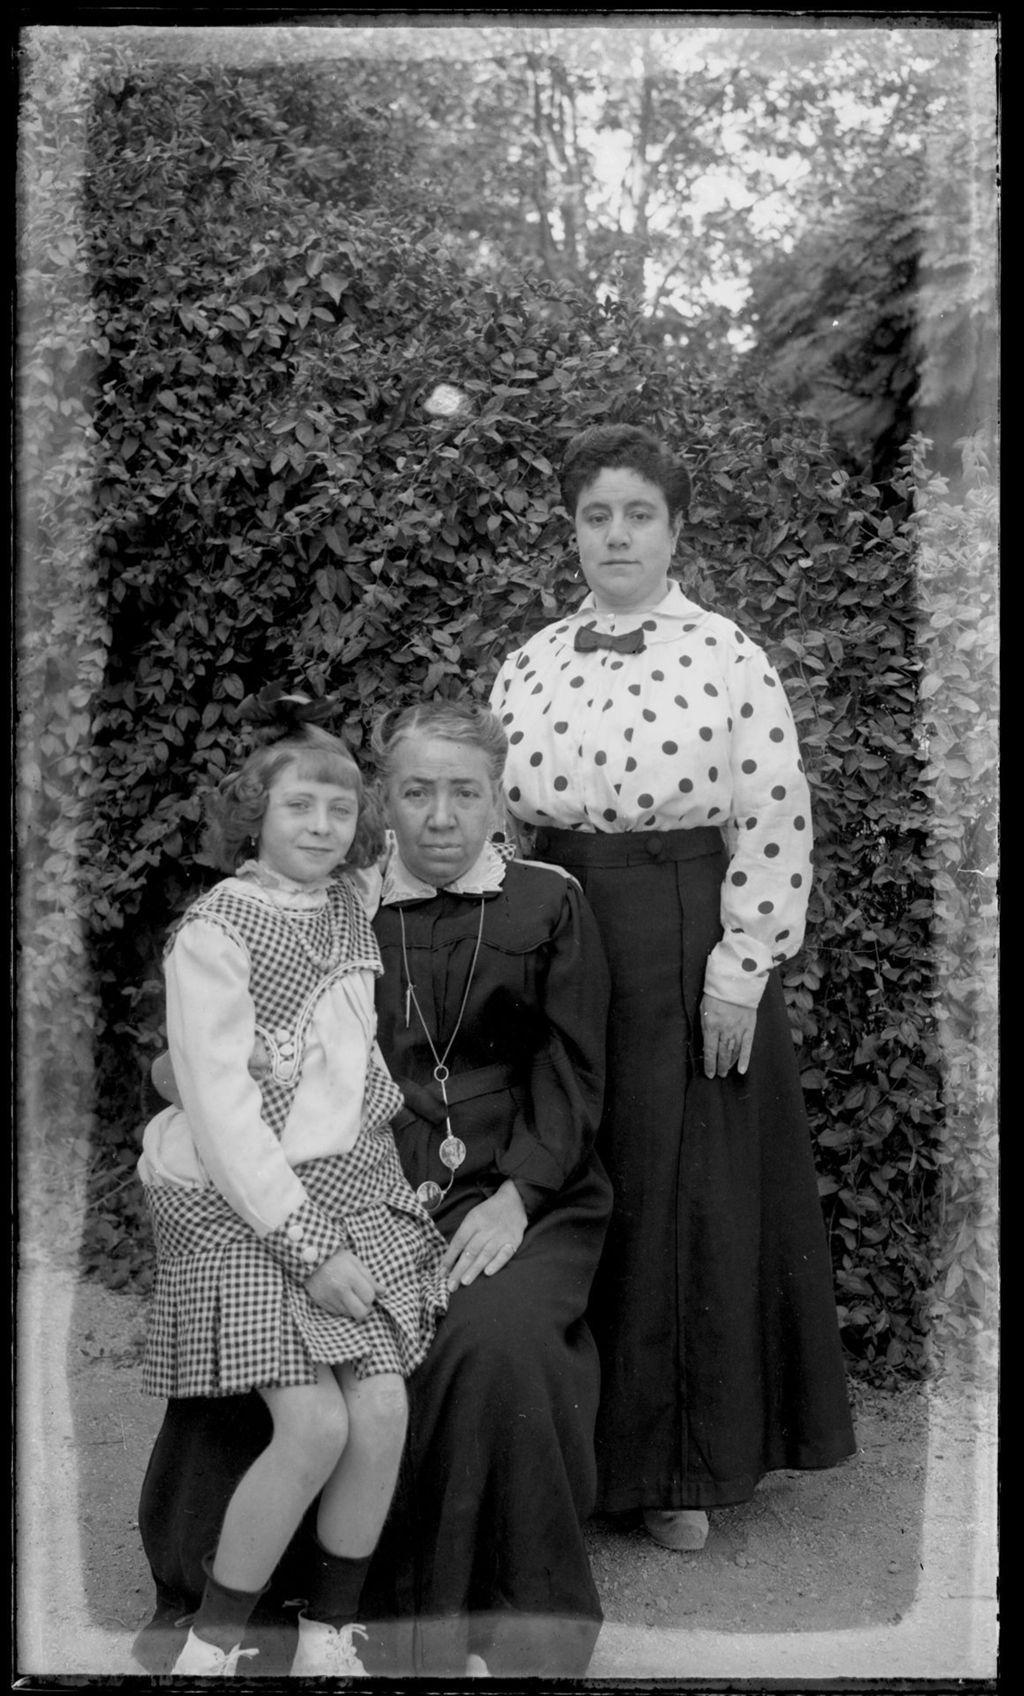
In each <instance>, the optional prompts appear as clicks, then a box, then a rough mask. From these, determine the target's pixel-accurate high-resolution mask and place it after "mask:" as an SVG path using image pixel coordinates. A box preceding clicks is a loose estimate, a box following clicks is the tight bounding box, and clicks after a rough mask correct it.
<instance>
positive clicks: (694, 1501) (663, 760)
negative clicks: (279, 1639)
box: [491, 425, 855, 1549]
mask: <svg viewBox="0 0 1024 1696" xmlns="http://www.w3.org/2000/svg"><path fill="white" fill-rule="evenodd" d="M561 493H562V499H563V502H564V505H565V507H566V510H567V511H568V512H569V514H570V515H571V516H572V519H573V522H574V526H575V533H576V546H577V549H578V554H579V562H580V570H581V573H582V576H583V577H584V579H585V581H586V583H587V587H588V589H589V590H590V593H589V595H588V596H587V597H586V599H585V600H584V601H583V602H582V604H581V605H580V606H579V607H578V608H577V609H576V610H575V611H574V612H571V613H568V614H567V615H566V616H565V617H564V618H562V619H560V620H559V621H558V622H557V623H555V624H552V625H548V626H547V627H546V628H545V629H544V630H542V631H541V632H540V633H539V634H538V635H537V636H535V637H533V638H532V639H531V640H530V641H529V642H528V643H527V644H526V645H525V646H524V647H523V648H521V649H519V650H518V651H517V652H515V653H513V654H511V655H510V656H509V657H508V659H507V660H506V661H505V663H504V665H503V666H502V669H501V671H500V673H499V675H498V678H497V681H496V683H495V687H494V690H493V693H492V697H491V704H492V707H493V708H494V710H495V712H496V713H497V714H498V716H499V717H500V719H501V722H502V724H503V726H504V728H505V731H506V733H507V735H508V738H509V743H510V753H509V759H508V764H507V767H506V778H505V786H506V795H507V800H508V806H509V809H510V811H511V812H512V814H513V816H514V817H515V818H516V819H518V820H519V821H521V822H522V824H524V825H526V826H530V827H534V831H533V834H534V847H533V852H534V854H535V855H536V857H537V858H539V859H543V860H547V861H549V862H551V863H553V864H557V865H560V866H562V867H564V868H566V869H567V870H569V871H571V872H572V873H573V875H574V876H575V877H576V878H578V880H579V881H580V883H581V884H582V886H583V888H584V890H585V892H586V895H587V898H588V901H589V903H590V906H591V908H592V909H593V911H594V913H595V915H596V917H597V920H598V925H599V928H600V930H601V934H602V940H603V942H604V946H605V952H606V954H607V956H608V960H609V964H610V967H611V973H612V1007H611V1016H610V1022H609V1045H608V1054H607V1063H608V1075H607V1091H606V1099H605V1112H604V1117H603V1120H602V1126H601V1131H600V1134H599V1138H598V1149H599V1151H600V1153H601V1156H602V1158H603V1160H604V1162H605V1165H606V1168H607V1170H608V1173H609V1176H610V1177H611V1180H612V1186H613V1190H614V1194H615V1210H614V1214H613V1219H612V1225H611V1227H610V1230H609V1234H608V1239H607V1242H606V1247H605V1252H604V1255H603V1259H602V1262H601V1267H600V1270H599V1272H598V1276H597V1279H596V1281H595V1285H594V1291H593V1295H592V1299H591V1306H590V1310H589V1317H590V1322H591V1326H592V1329H593V1330H594V1332H595V1335H596V1337H597V1340H598V1346H599V1349H600V1353H601V1363H602V1384H601V1408H600V1413H599V1418H598V1431H597V1445H598V1469H599V1499H598V1506H599V1508H600V1509H601V1511H603V1512H605V1513H620V1512H629V1511H633V1512H636V1511H639V1512H642V1514H643V1519H644V1523H645V1525H646V1527H647V1530H648V1531H649V1533H650V1534H651V1536H652V1537H654V1538H655V1539H656V1540H657V1541H658V1542H660V1543H663V1544H664V1545H665V1546H667V1547H669V1548H675V1549H699V1548H700V1547H702V1545H703V1543H704V1540H705V1538H706V1535H707V1530H708V1520H707V1510H708V1509H709V1508H713V1507H717V1506H726V1505H730V1504H734V1503H737V1502H742V1501H745V1500H747V1499H748V1498H749V1497H750V1496H751V1495H752V1494H753V1492H754V1490H755V1488H756V1486H757V1483H758V1480H759V1479H760V1478H761V1477H762V1476H763V1475H764V1473H766V1472H769V1471H772V1470H774V1469H777V1468H782V1467H785V1468H816V1467H826V1466H832V1465H834V1464H835V1463H836V1462H838V1461H840V1460H842V1459H843V1458H844V1457H846V1456H847V1455H850V1454H852V1453H853V1452H854V1449H855V1440H854V1435H853V1429H852V1425H851V1421H850V1413H849V1406H848V1401H847V1395H846V1386H845V1379H844V1372H843V1365H842V1358H841V1352H840V1345H839V1335H838V1327H837V1322H836V1312H835V1304H834V1299H833V1293H832V1277H831V1267H830V1264H829V1257H828V1253H827V1245H826V1240H825V1233H824V1229H823V1224H822V1219H821V1211H820V1205H819V1201H818V1193H817V1184H816V1180H815V1173H814V1166H813V1161H812V1154H811V1142H810V1136H809V1131H808V1126H807V1121H806V1117H805V1113H804V1106H803V1098H802V1094H801V1088H800V1079H799V1075H798V1070H797V1065H796V1059H795V1056H794V1052H793V1046H792V1039H791V1036H790V1031H789V1023H788V1018H787V1014H786V1007H785V1002H784V998H783V993H782V986H781V983H780V981H779V976H778V973H777V971H776V967H777V966H778V965H779V964H780V963H781V962H782V961H784V960H787V959H789V958H790V957H791V956H792V955H793V954H795V953H796V951H797V950H798V949H799V947H800V945H801V942H802V939H803V934H804V922H805V914H806V908H807V897H808V891H809V886H810V881H811V820H810V807H809V799H810V798H809V791H808V786H807V781H806V778H805V776H804V769H803V763H802V761H801V759H800V756H799V749H798V746H797V739H796V732H795V728H794V724H793V718H792V714H791V712H790V709H789V705H788V703H787V700H786V697H785V693H784V691H783V689H782V686H781V684H780V681H779V678H778V676H777V674H776V672H775V670H774V668H773V667H772V665H771V664H770V663H769V661H768V660H767V658H766V656H765V654H764V653H763V651H762V650H761V649H760V648H758V647H756V646H755V644H754V643H752V642H751V641H749V640H748V638H747V637H746V636H744V634H743V632H742V631H741V630H739V629H738V628H737V627H736V625H735V624H733V623H732V622H731V621H730V620H728V619H726V618H723V617H722V616H721V615H720V614H718V613H715V612H710V611H708V610H706V609H705V608H704V607H701V606H698V605H697V604H696V603H695V602H693V601H691V600H689V599H688V598H687V597H686V596H685V595H684V594H683V591H682V589H681V587H680V585H679V583H678V582H675V581H671V580H670V578H669V570H670V567H671V563H672V556H673V551H674V548H675V544H676V541H677V539H678V536H679V531H680V527H681V524H682V521H683V517H684V515H685V512H686V508H687V505H688V502H689V478H688V476H687V474H686V472H685V470H684V469H683V468H682V466H680V465H678V464H677V463H675V462H674V461H673V460H672V459H671V457H670V455H669V454H668V453H667V452H666V450H665V449H664V447H663V446H662V444H661V443H660V442H659V440H658V439H657V437H655V436H654V435H653V434H652V433H651V432H649V431H647V430H645V429H641V428H637V427H635V426H630V425H605V426H598V427H595V428H593V429H590V430H586V431H584V432H583V433H582V434H580V435H578V436H576V437H575V438H574V439H573V440H572V441H571V442H570V443H569V446H568V449H567V451H566V455H565V460H564V463H563V467H562V472H561Z"/></svg>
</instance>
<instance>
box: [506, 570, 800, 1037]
mask: <svg viewBox="0 0 1024 1696" xmlns="http://www.w3.org/2000/svg"><path fill="white" fill-rule="evenodd" d="M585 625H592V626H593V627H594V628H595V629H596V630H598V631H600V632H602V633H609V634H616V635H621V634H623V633H624V632H627V631H633V630H636V629H637V628H640V629H642V630H643V634H644V641H645V648H644V651H643V652H642V653H632V654H630V653H617V652H614V651H610V650H608V649H603V648H599V649H595V650H592V651H588V652H582V653H581V652H577V651H576V650H575V649H574V647H573V641H574V638H575V635H576V632H577V630H578V629H579V628H581V627H582V626H585ZM491 707H492V709H493V710H494V712H495V713H497V715H498V717H499V718H500V719H501V722H502V725H503V726H504V729H505V731H506V734H507V735H508V738H509V758H508V764H507V766H506V772H505V790H506V796H507V800H508V805H509V809H510V811H511V812H512V813H513V815H514V816H515V817H516V818H518V819H521V820H522V821H524V822H525V823H527V824H532V825H548V826H554V827H555V828H557V829H563V830H584V831H605V832H612V833H617V832H625V831H647V830H691V829H694V828H696V827H699V826H707V825H712V826H718V827H720V828H721V830H722V832H723V836H724V840H725V843H726V847H727V849H728V851H729V868H728V871H727V873H726V876H725V880H724V882H723V886H722V900H721V922H722V929H723V932H724V935H723V937H722V940H721V942H719V944H718V945H717V947H716V948H715V949H714V950H713V951H712V954H711V957H710V959H709V961H708V967H707V973H706V977H705V984H704V987H705V990H706V991H707V993H708V994H710V995H714V996H718V997H720V998H721V999H722V1000H723V1001H731V1002H734V1003H736V1004H738V1005H742V1006H748V1007H756V1006H757V1005H758V1002H759V1001H760V999H761V995H762V992H763V990H764V984H765V980H766V978H767V975H768V972H769V971H770V969H771V967H772V965H773V964H774V963H777V962H779V961H781V960H785V959H788V958H789V957H790V956H791V955H793V954H795V953H796V952H797V950H798V949H799V947H800V945H801V943H802V941H803V935H804V924H805V919H806V912H807V897H808V893H809V890H810V882H811V815H810V791H809V789H808V785H807V780H806V778H805V776H804V769H803V762H802V761H801V759H800V750H799V747H798V744H797V737H796V727H795V725H794V722H793V715H792V712H791V711H790V707H789V702H788V701H787V699H786V695H785V691H784V689H783V687H782V684H781V682H780V680H779V677H778V673H777V672H776V670H775V668H774V667H773V666H772V664H771V663H770V661H769V660H768V658H767V656H766V655H765V653H764V652H763V650H762V649H761V648H759V647H757V646H756V644H755V643H753V642H751V641H750V640H749V638H747V637H746V636H745V635H744V634H743V632H742V630H740V629H739V628H738V627H737V626H736V625H735V624H733V623H732V622H731V620H729V619H727V618H723V617H722V616H721V614H719V613H713V612H707V611H706V610H705V609H704V608H703V607H700V606H698V605H697V604H696V602H694V601H691V600H688V599H687V597H686V596H685V595H684V594H683V592H682V589H681V588H680V586H679V584H678V583H676V582H671V583H670V584H669V587H668V591H667V593H666V595H665V597H664V599H663V600H662V601H660V602H659V603H658V605H657V606H655V607H653V608H650V609H644V610H642V611H639V612H638V611H634V612H598V610H597V609H596V607H595V605H594V601H593V598H592V597H591V596H588V597H587V599H586V600H585V601H584V602H583V604H582V605H581V606H580V607H579V608H578V609H577V610H576V611H575V612H573V613H571V614H569V615H568V616H567V617H565V618H563V619H560V620H559V621H558V622H557V623H555V624H550V625H548V626H547V628H546V629H544V630H542V631H540V632H539V633H538V634H537V635H536V636H534V637H532V638H531V640H530V641H529V642H527V643H526V644H525V646H524V647H522V648H520V649H518V650H517V651H516V652H515V653H512V654H510V655H509V656H508V658H507V659H506V660H505V663H504V664H503V666H502V668H501V670H500V671H499V673H498V676H497V679H496V681H495V684H494V688H493V690H492V692H491Z"/></svg>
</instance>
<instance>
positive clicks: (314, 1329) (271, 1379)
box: [142, 1128, 448, 1396]
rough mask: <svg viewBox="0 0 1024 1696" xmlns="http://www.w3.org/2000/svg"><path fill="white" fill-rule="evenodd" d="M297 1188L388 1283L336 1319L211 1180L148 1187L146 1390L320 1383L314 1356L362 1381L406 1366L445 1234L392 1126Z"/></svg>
mask: <svg viewBox="0 0 1024 1696" xmlns="http://www.w3.org/2000/svg"><path fill="white" fill-rule="evenodd" d="M296 1171H297V1174H298V1176H299V1177H300V1178H301V1179H302V1183H303V1185H304V1187H305V1189H306V1192H307V1194H308V1195H309V1196H310V1197H311V1199H312V1200H313V1201H315V1202H317V1203H319V1205H320V1206H321V1207H322V1208H323V1209H324V1210H325V1211H326V1212H328V1213H332V1214H335V1215H336V1216H337V1217H338V1219H339V1221H344V1225H345V1229H346V1231H347V1232H348V1235H349V1238H350V1239H351V1245H352V1252H353V1253H354V1254H355V1255H356V1257H357V1258H358V1259H359V1260H360V1261H361V1262H362V1264H363V1265H364V1266H365V1267H366V1269H367V1271H368V1272H370V1273H371V1274H372V1276H373V1277H374V1278H375V1279H377V1280H378V1281H379V1282H380V1283H381V1284H382V1285H383V1286H384V1287H385V1288H386V1290H387V1292H388V1293H387V1295H386V1296H382V1297H378V1299H377V1301H376V1302H375V1303H374V1305H373V1307H372V1309H371V1310H370V1313H369V1315H368V1317H367V1318H366V1319H348V1318H344V1317H336V1316H335V1315H333V1314H330V1313H327V1312H325V1311H324V1309H323V1308H321V1307H318V1306H317V1305H316V1303H315V1302H314V1301H312V1299H311V1298H310V1297H309V1296H308V1295H307V1293H306V1290H305V1287H304V1285H302V1284H300V1283H297V1282H296V1281H295V1280H294V1279H293V1278H290V1277H289V1276H288V1275H287V1274H286V1273H285V1272H284V1271H283V1270H282V1269H281V1267H280V1266H279V1265H278V1263H277V1261H276V1260H275V1259H274V1258H273V1256H272V1255H271V1254H270V1253H269V1252H268V1251H267V1249H266V1248H265V1247H264V1245H263V1243H262V1242H261V1241H260V1239H259V1238H258V1237H257V1236H256V1235H255V1233H254V1232H253V1231H252V1230H251V1229H250V1227H249V1226H248V1225H247V1224H246V1223H245V1221H244V1220H243V1219H241V1218H240V1216H239V1215H238V1214H237V1213H236V1212H235V1211H234V1209H233V1208H232V1207H231V1206H230V1205H229V1203H228V1202H227V1201H225V1199H224V1197H223V1196H222V1195H221V1194H220V1193H219V1191H217V1190H215V1189H213V1188H209V1189H202V1190H196V1189H178V1188H172V1187H169V1186H163V1185H161V1186H155V1185H147V1186H146V1200H147V1203H148V1205H149V1211H150V1218H151V1220H152V1224H153V1234H154V1238H155V1242H156V1252H157V1269H156V1287H155V1291H154V1296H153V1302H152V1307H151V1310H150V1317H149V1333H148V1338H147V1343H146V1355H145V1363H144V1367H143V1376H142V1388H143V1390H144V1391H145V1392H146V1393H147V1394H148V1395H152V1396H217V1395H221V1396H225V1395H232V1394H235V1393H236V1392H238V1391H240V1390H247V1389H253V1388H255V1387H256V1386H258V1385H264V1386H272V1385H273V1386H283V1385H293V1384H312V1383H315V1382H316V1377H317V1370H316V1369H317V1363H318V1362H319V1363H323V1364H327V1365H340V1364H341V1363H342V1362H351V1363H353V1364H354V1365H355V1369H356V1374H357V1376H358V1377H360V1378H369V1377H372V1376H373V1375H374V1374H376V1373H382V1372H397V1373H400V1374H401V1375H402V1376H403V1377H408V1376H409V1374H410V1373H411V1372H413V1371H414V1370H415V1368H416V1367H417V1366H418V1365H419V1364H420V1362H421V1361H422V1360H423V1359H424V1357H425V1355H426V1353H427V1350H428V1348H429V1347H430V1343H431V1341H432V1339H433V1336H434V1332H435V1330H436V1329H437V1323H438V1320H439V1319H440V1317H441V1315H442V1313H443V1312H444V1311H445V1308H446V1307H447V1302H448V1295H447V1286H446V1284H445V1279H444V1274H443V1272H442V1269H441V1258H442V1255H443V1254H444V1250H445V1242H444V1238H443V1237H442V1236H441V1234H440V1232H439V1231H438V1230H437V1228H436V1226H435V1225H434V1224H433V1222H432V1221H431V1219H430V1217H429V1215H428V1214H427V1213H426V1212H425V1211H424V1209H423V1208H422V1207H421V1206H420V1204H419V1202H418V1201H417V1200H416V1197H415V1194H414V1193H413V1191H412V1189H411V1188H410V1186H409V1184H408V1182H407V1181H406V1179H405V1177H404V1175H403V1173H402V1168H401V1166H400V1164H399V1160H398V1152H397V1150H396V1148H395V1141H394V1137H393V1136H392V1134H391V1131H390V1129H388V1128H385V1129H384V1130H382V1131H370V1132H366V1131H364V1132H362V1133H361V1134H360V1136H359V1139H358V1141H357V1142H356V1145H355V1147H354V1148H353V1149H352V1150H351V1151H350V1152H349V1153H348V1154H344V1155H331V1156H329V1157H327V1158H325V1159H322V1160H312V1161H309V1162H307V1163H306V1164H304V1165H302V1166H299V1167H297V1168H296Z"/></svg>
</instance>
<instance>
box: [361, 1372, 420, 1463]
mask: <svg viewBox="0 0 1024 1696" xmlns="http://www.w3.org/2000/svg"><path fill="white" fill-rule="evenodd" d="M348 1405H349V1419H350V1421H351V1425H352V1429H353V1432H356V1431H358V1433H359V1435H360V1437H361V1438H362V1439H363V1440H364V1441H368V1442H371V1443H372V1444H373V1446H374V1447H375V1448H377V1449H380V1450H390V1449H394V1448H399V1449H400V1448H401V1446H402V1444H403V1443H404V1442H405V1433H406V1428H407V1426H408V1423H409V1398H408V1395H407V1394H406V1389H405V1381H404V1379H402V1378H399V1377H397V1376H396V1375H394V1374H391V1373H387V1374H381V1375H379V1376H378V1377H375V1378H364V1379H362V1381H361V1382H360V1383H359V1385H358V1389H357V1391H356V1392H355V1394H350V1395H349V1398H348Z"/></svg>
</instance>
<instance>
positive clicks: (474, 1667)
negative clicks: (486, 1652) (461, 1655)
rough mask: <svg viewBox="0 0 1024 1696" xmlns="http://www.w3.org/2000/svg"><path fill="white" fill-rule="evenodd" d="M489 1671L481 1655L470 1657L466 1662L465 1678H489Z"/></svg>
mask: <svg viewBox="0 0 1024 1696" xmlns="http://www.w3.org/2000/svg"><path fill="white" fill-rule="evenodd" d="M490 1676H491V1669H490V1667H489V1666H488V1665H487V1662H486V1661H485V1660H484V1658H483V1656H482V1655H470V1656H469V1657H468V1659H467V1661H466V1677H467V1678H490Z"/></svg>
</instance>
